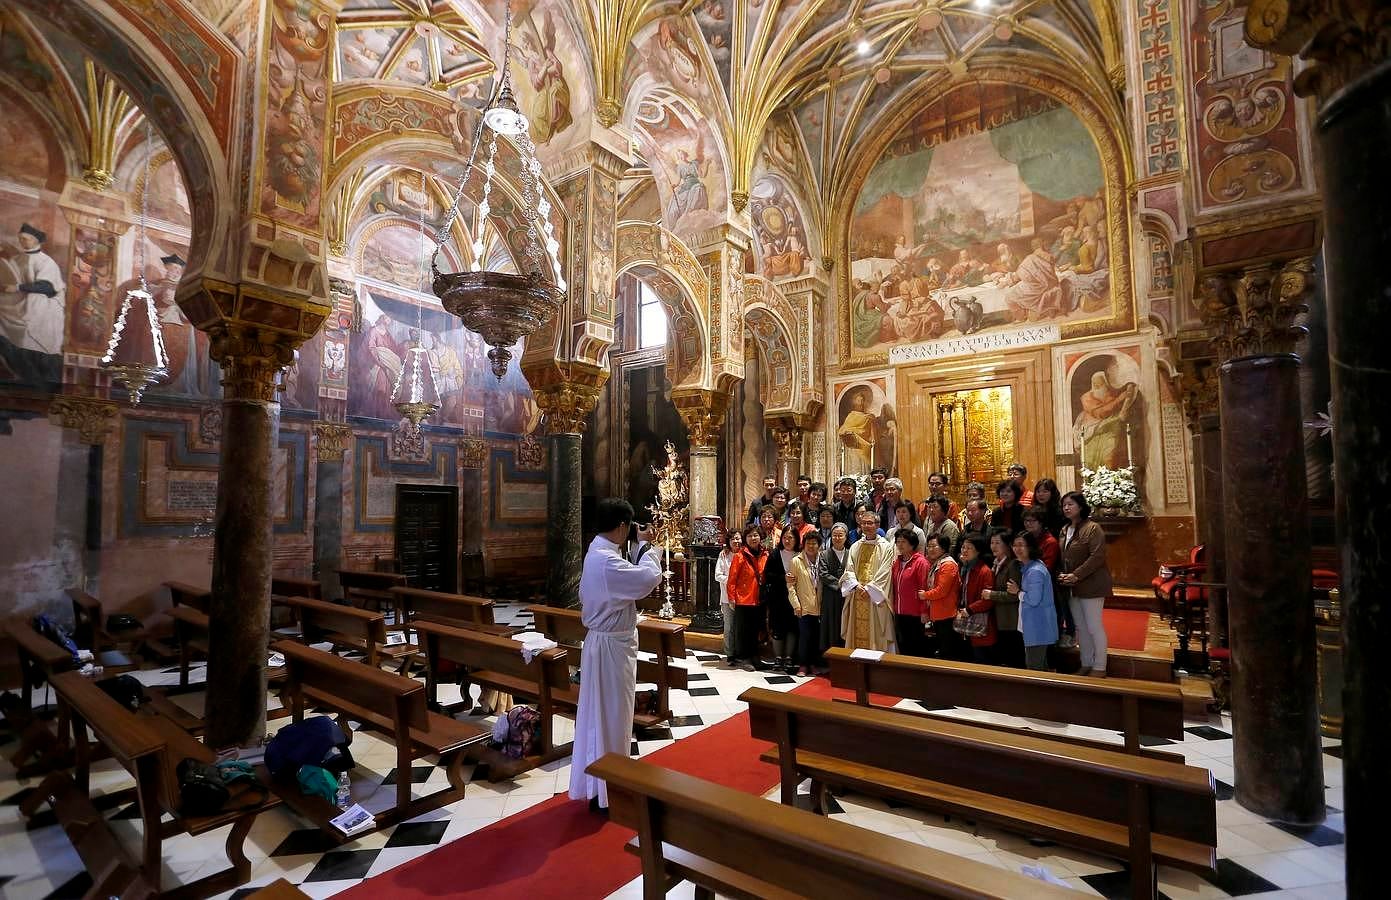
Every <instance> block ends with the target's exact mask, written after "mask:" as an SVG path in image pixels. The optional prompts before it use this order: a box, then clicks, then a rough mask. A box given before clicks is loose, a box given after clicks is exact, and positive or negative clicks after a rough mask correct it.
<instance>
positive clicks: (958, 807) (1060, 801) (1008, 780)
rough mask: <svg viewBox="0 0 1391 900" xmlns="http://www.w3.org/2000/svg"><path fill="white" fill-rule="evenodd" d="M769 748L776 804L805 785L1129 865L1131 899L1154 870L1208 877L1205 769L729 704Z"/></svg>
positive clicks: (1213, 841) (762, 703)
mask: <svg viewBox="0 0 1391 900" xmlns="http://www.w3.org/2000/svg"><path fill="white" fill-rule="evenodd" d="M739 699H740V700H742V701H744V702H745V703H747V704H748V705H749V730H750V733H751V734H752V735H753V737H754V738H756V739H759V740H765V741H771V742H774V743H775V744H776V746H775V747H774V748H772V749H771V750H769V751H767V752H766V753H764V754H763V756H762V758H763V759H765V760H767V761H769V762H773V763H776V764H777V765H778V766H779V768H780V770H781V775H782V795H781V796H782V802H783V803H786V804H789V805H791V804H792V803H793V802H794V801H795V799H796V793H797V785H798V784H799V783H801V781H802V779H804V778H811V779H812V784H813V797H814V804H815V806H816V807H817V809H824V808H825V806H824V803H825V790H826V787H827V786H828V785H839V786H841V787H845V788H849V789H851V790H855V791H859V792H862V793H866V794H871V795H877V796H881V797H890V798H892V799H895V800H899V801H902V802H905V803H909V804H912V805H916V806H922V807H925V808H929V809H935V810H938V811H940V812H943V813H948V814H951V815H960V816H962V817H964V818H967V819H972V820H976V821H984V822H991V823H993V824H996V825H998V826H999V827H1002V828H1005V829H1008V830H1011V831H1018V832H1021V833H1023V834H1029V835H1037V836H1040V837H1045V838H1049V839H1051V840H1054V841H1057V842H1058V843H1060V844H1068V845H1070V846H1074V847H1079V848H1081V849H1084V850H1089V851H1092V852H1094V853H1098V854H1101V855H1103V856H1110V857H1114V858H1118V859H1123V860H1126V861H1127V862H1129V864H1130V872H1131V894H1132V896H1133V897H1136V898H1153V897H1154V896H1155V892H1156V882H1155V874H1156V869H1155V866H1156V864H1157V863H1163V864H1165V865H1171V866H1175V867H1178V868H1181V869H1188V870H1190V871H1194V872H1199V873H1204V874H1210V873H1212V872H1214V871H1215V870H1216V867H1217V795H1216V788H1215V786H1214V784H1213V779H1212V774H1211V773H1210V772H1208V771H1207V770H1206V769H1199V768H1196V767H1194V766H1185V765H1181V764H1179V763H1174V762H1168V761H1162V760H1156V759H1147V758H1145V757H1142V756H1136V755H1132V754H1126V753H1120V752H1116V751H1114V750H1097V749H1093V748H1090V747H1079V746H1075V745H1072V744H1064V743H1060V742H1058V741H1054V740H1050V739H1048V738H1044V737H1029V736H1024V735H1015V734H1007V733H1004V732H1001V731H999V730H997V729H992V728H981V727H979V726H977V725H971V724H966V723H964V722H949V721H938V720H932V719H924V718H919V717H917V716H904V715H900V714H898V713H896V712H892V711H886V710H880V709H865V708H862V707H859V706H853V705H850V704H846V703H830V702H827V701H825V700H814V699H810V698H807V697H800V696H796V695H794V694H786V693H779V692H777V691H770V690H766V689H763V688H750V689H749V690H747V691H745V692H744V693H743V694H742V695H740V697H739Z"/></svg>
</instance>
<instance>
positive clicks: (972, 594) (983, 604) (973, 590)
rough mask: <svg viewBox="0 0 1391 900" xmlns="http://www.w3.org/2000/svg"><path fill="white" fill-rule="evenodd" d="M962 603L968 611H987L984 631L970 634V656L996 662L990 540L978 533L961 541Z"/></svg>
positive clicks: (986, 661)
mask: <svg viewBox="0 0 1391 900" xmlns="http://www.w3.org/2000/svg"><path fill="white" fill-rule="evenodd" d="M961 565H962V566H963V567H964V568H965V572H964V573H963V574H962V576H961V605H962V606H964V607H965V608H966V611H967V612H970V613H986V614H987V617H986V626H985V633H984V634H980V635H971V638H970V640H971V656H972V658H973V659H974V660H975V661H976V662H978V663H992V662H994V661H995V651H994V647H995V637H996V629H995V601H993V600H991V599H990V590H991V589H992V588H993V587H994V586H995V572H994V570H992V569H991V568H990V542H989V541H988V540H986V539H985V538H984V537H983V536H981V535H978V534H973V535H970V536H968V537H967V538H966V540H965V541H963V542H962V544H961Z"/></svg>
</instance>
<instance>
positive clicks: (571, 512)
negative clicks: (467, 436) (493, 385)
mask: <svg viewBox="0 0 1391 900" xmlns="http://www.w3.org/2000/svg"><path fill="white" fill-rule="evenodd" d="M599 387H600V385H599V384H592V383H582V382H565V383H560V384H552V385H547V386H545V387H542V388H540V389H536V388H533V390H534V392H535V397H536V404H537V406H539V407H540V408H541V411H542V413H544V414H545V422H546V433H547V435H548V437H547V441H548V442H549V449H550V473H549V475H550V480H549V482H548V484H547V487H546V559H547V563H548V565H549V571H548V573H547V576H546V593H547V595H548V596H549V602H550V603H551V604H552V605H555V606H563V607H578V606H579V605H580V573H581V571H582V570H583V568H584V544H583V539H584V536H583V533H582V530H581V521H580V513H581V508H582V506H583V499H584V471H583V467H582V466H581V464H580V440H581V436H582V434H583V433H584V426H585V421H586V419H587V418H588V416H589V414H590V413H591V412H593V410H594V404H595V403H596V402H598V399H599Z"/></svg>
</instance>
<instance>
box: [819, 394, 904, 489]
mask: <svg viewBox="0 0 1391 900" xmlns="http://www.w3.org/2000/svg"><path fill="white" fill-rule="evenodd" d="M831 398H832V403H833V404H834V409H835V421H834V427H835V434H834V436H833V437H834V446H835V447H836V448H837V449H836V451H835V454H834V456H833V457H832V458H831V459H830V460H828V464H829V465H830V466H831V467H832V469H833V470H834V473H833V474H834V476H836V477H838V476H840V475H868V474H869V470H870V469H872V468H875V467H879V466H882V467H883V468H885V469H887V470H888V471H889V473H890V474H891V475H896V474H897V473H898V451H897V437H898V415H897V413H896V411H895V409H894V376H893V373H891V372H886V373H883V374H878V375H864V376H861V377H859V378H854V379H850V380H846V381H838V382H833V383H832V385H831ZM828 474H829V473H828Z"/></svg>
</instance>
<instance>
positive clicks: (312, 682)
mask: <svg viewBox="0 0 1391 900" xmlns="http://www.w3.org/2000/svg"><path fill="white" fill-rule="evenodd" d="M273 649H274V650H275V651H276V652H277V653H280V654H283V655H284V657H285V670H286V675H287V682H288V685H287V689H288V690H290V691H291V692H292V693H294V694H295V695H296V699H295V707H296V709H295V713H296V718H298V717H299V715H300V714H302V712H303V709H302V707H303V705H304V704H303V703H302V698H300V697H299V696H298V694H299V691H300V689H301V688H309V690H310V691H311V692H313V693H314V694H318V695H321V696H330V697H334V698H336V699H337V700H340V701H343V705H344V706H347V707H360V708H362V709H364V710H368V711H370V712H373V713H375V714H376V715H377V716H379V717H381V718H384V719H389V720H392V721H393V722H395V724H396V730H397V735H398V736H397V740H398V741H407V740H408V738H407V736H406V729H407V728H418V729H421V730H425V729H427V728H428V722H427V721H426V719H427V715H426V708H425V688H424V686H423V685H421V683H420V682H418V681H416V680H414V679H412V678H406V677H404V676H402V675H395V674H392V673H391V672H384V671H382V670H381V669H378V668H376V667H375V666H363V665H359V664H357V663H353V662H349V661H347V660H345V659H343V658H341V657H339V656H335V655H334V654H332V653H325V652H323V651H322V650H315V649H314V648H313V647H306V646H304V645H303V644H300V643H297V642H295V641H277V642H276V643H275V644H274V645H273ZM345 711H347V712H349V714H350V715H351V710H350V709H349V710H345Z"/></svg>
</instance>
